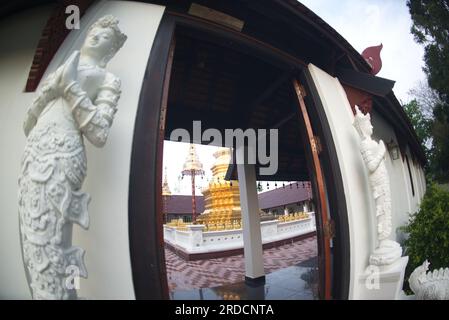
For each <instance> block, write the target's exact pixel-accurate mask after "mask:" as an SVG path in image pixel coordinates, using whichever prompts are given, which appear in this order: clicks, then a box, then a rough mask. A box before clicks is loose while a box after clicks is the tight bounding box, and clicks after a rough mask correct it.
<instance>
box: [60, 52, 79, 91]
mask: <svg viewBox="0 0 449 320" xmlns="http://www.w3.org/2000/svg"><path fill="white" fill-rule="evenodd" d="M79 59H80V52H79V51H78V50H76V51H74V52H73V53H72V55H71V56H70V57H69V58H68V59H67V61H66V62H65V64H64V69H63V70H62V75H61V80H60V82H59V86H60V88H61V89H62V90H64V89H65V88H66V87H67V86H68V85H69V84H71V83H72V82H74V81H76V79H77V77H78V62H79Z"/></svg>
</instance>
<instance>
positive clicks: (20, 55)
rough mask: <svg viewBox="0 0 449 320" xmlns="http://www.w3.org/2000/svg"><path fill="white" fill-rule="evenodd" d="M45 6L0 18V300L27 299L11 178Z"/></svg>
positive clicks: (46, 13) (46, 11) (18, 155)
mask: <svg viewBox="0 0 449 320" xmlns="http://www.w3.org/2000/svg"><path fill="white" fill-rule="evenodd" d="M51 9H52V8H51V7H50V6H44V7H40V8H37V9H33V10H27V11H25V12H21V13H19V14H15V15H14V16H11V17H8V18H5V19H2V20H1V21H0V39H1V41H0V97H1V100H0V101H1V102H0V150H1V151H0V299H21V298H30V294H29V290H28V285H27V283H26V279H25V271H24V268H23V264H22V255H21V249H20V239H19V233H18V231H19V221H18V209H17V178H18V176H19V168H20V159H21V151H22V149H23V146H24V145H25V136H24V134H23V131H22V121H23V118H24V115H25V110H26V106H27V105H28V104H29V102H30V101H31V99H32V97H33V96H34V95H33V94H31V93H23V90H24V88H25V84H26V81H27V78H28V72H29V71H30V66H31V62H32V60H33V56H34V51H35V49H36V46H37V43H38V41H39V38H40V35H41V32H42V29H43V27H44V26H45V23H46V22H47V19H48V16H49V14H50V12H51ZM17 35H21V37H20V38H19V37H17Z"/></svg>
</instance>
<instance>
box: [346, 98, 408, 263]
mask: <svg viewBox="0 0 449 320" xmlns="http://www.w3.org/2000/svg"><path fill="white" fill-rule="evenodd" d="M354 127H355V129H356V130H357V132H358V133H359V135H360V138H361V143H360V152H361V154H362V158H363V161H364V163H365V166H366V168H367V169H368V175H369V181H370V185H371V189H372V193H373V197H374V201H375V204H376V220H377V236H378V240H379V244H378V246H377V248H376V249H375V250H374V252H373V253H372V254H371V256H370V264H372V265H378V266H381V265H388V264H391V263H393V262H394V261H396V260H397V259H399V258H400V257H401V255H402V248H401V246H400V245H399V244H398V243H397V242H396V241H393V240H390V239H388V237H389V236H390V234H391V194H390V181H389V178H388V171H387V168H386V166H385V155H386V152H387V149H386V147H385V144H384V142H383V141H382V140H380V141H379V142H376V141H375V140H373V139H372V138H371V135H372V134H373V126H372V125H371V116H370V114H369V113H367V114H366V115H364V114H363V113H362V112H361V111H360V109H359V108H358V107H357V106H356V114H355V117H354Z"/></svg>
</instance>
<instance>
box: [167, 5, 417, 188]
mask: <svg viewBox="0 0 449 320" xmlns="http://www.w3.org/2000/svg"><path fill="white" fill-rule="evenodd" d="M301 2H302V3H303V4H304V5H305V6H307V7H308V8H309V9H311V10H312V11H313V12H315V13H316V14H317V15H318V16H320V17H321V18H322V19H323V20H324V21H326V22H327V23H328V24H329V25H330V26H331V27H333V28H334V29H335V30H336V31H337V32H338V33H340V35H342V36H343V37H344V38H345V39H346V40H347V41H348V42H349V43H350V44H351V45H352V46H353V47H354V48H355V49H356V50H357V51H358V52H362V51H363V50H364V49H365V48H367V47H370V46H375V45H379V44H380V43H382V44H383V49H382V51H381V59H382V70H381V71H380V72H379V73H378V74H377V76H379V77H383V78H387V79H391V80H395V81H396V83H395V85H394V88H393V91H394V93H395V94H396V97H397V98H398V99H399V101H401V102H402V103H407V102H408V101H410V100H411V98H410V97H409V95H408V91H409V90H410V89H412V88H413V87H415V86H416V85H417V84H418V83H419V82H420V81H424V80H425V74H424V72H423V71H422V68H423V66H424V62H423V56H424V49H423V48H422V47H421V46H420V45H418V44H417V43H415V41H414V39H413V36H412V35H411V33H410V27H411V25H412V21H411V18H410V14H409V12H408V8H407V6H406V1H405V0H338V1H335V0H302V1H301ZM214 150H216V148H215V147H210V146H202V145H198V146H197V151H198V155H199V158H200V161H201V162H202V163H203V165H204V170H205V172H206V176H205V178H204V179H203V180H201V179H200V180H198V181H199V183H198V184H197V189H198V191H200V189H201V187H204V186H206V185H207V180H208V179H210V177H211V172H210V168H211V166H212V164H213V162H214V157H213V155H212V153H213V152H214ZM187 152H188V144H184V143H174V142H165V144H164V167H167V169H168V170H167V176H168V183H169V186H170V189H171V191H172V193H174V194H191V182H190V178H188V177H185V178H184V179H182V180H181V179H179V177H180V172H181V170H182V165H183V163H184V160H185V158H186V156H187ZM264 186H265V184H264ZM273 187H274V186H273V185H271V186H270V190H271V189H272V188H273Z"/></svg>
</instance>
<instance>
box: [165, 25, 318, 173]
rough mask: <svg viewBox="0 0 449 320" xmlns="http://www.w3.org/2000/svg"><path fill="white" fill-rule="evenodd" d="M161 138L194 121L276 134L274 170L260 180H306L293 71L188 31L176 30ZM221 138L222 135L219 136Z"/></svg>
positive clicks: (209, 126) (166, 137)
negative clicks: (277, 140) (276, 155)
mask: <svg viewBox="0 0 449 320" xmlns="http://www.w3.org/2000/svg"><path fill="white" fill-rule="evenodd" d="M175 38H176V47H175V54H174V61H173V67H172V75H171V81H170V89H169V98H168V106H167V118H166V119H167V120H166V121H167V122H166V131H165V139H167V140H168V139H170V134H171V132H172V130H174V129H177V128H183V129H186V130H187V131H189V132H190V134H191V136H192V126H193V121H195V120H200V121H201V126H202V131H203V132H204V130H206V129H209V128H215V129H218V130H220V131H221V132H222V133H224V130H225V129H237V128H241V129H243V130H246V129H247V128H253V129H270V128H271V129H274V128H277V129H278V130H279V131H278V133H279V170H278V173H277V174H276V175H275V176H264V177H259V178H260V179H261V180H286V181H295V180H308V178H309V177H308V174H307V168H306V162H305V156H304V150H303V146H302V140H301V136H300V130H299V122H298V116H297V111H298V109H297V103H296V102H295V99H294V95H293V89H292V86H291V78H292V76H293V72H292V70H283V69H280V68H278V67H275V66H273V65H271V64H270V63H267V62H266V61H262V60H261V59H260V58H258V57H255V56H250V55H248V54H246V53H243V52H239V51H238V50H236V49H235V48H230V47H229V46H228V45H227V44H226V43H225V42H220V40H219V39H217V38H216V37H215V38H214V39H210V38H209V36H208V35H206V34H201V33H199V32H198V31H193V30H192V29H189V28H179V29H177V31H176V35H175ZM223 137H224V134H223Z"/></svg>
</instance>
